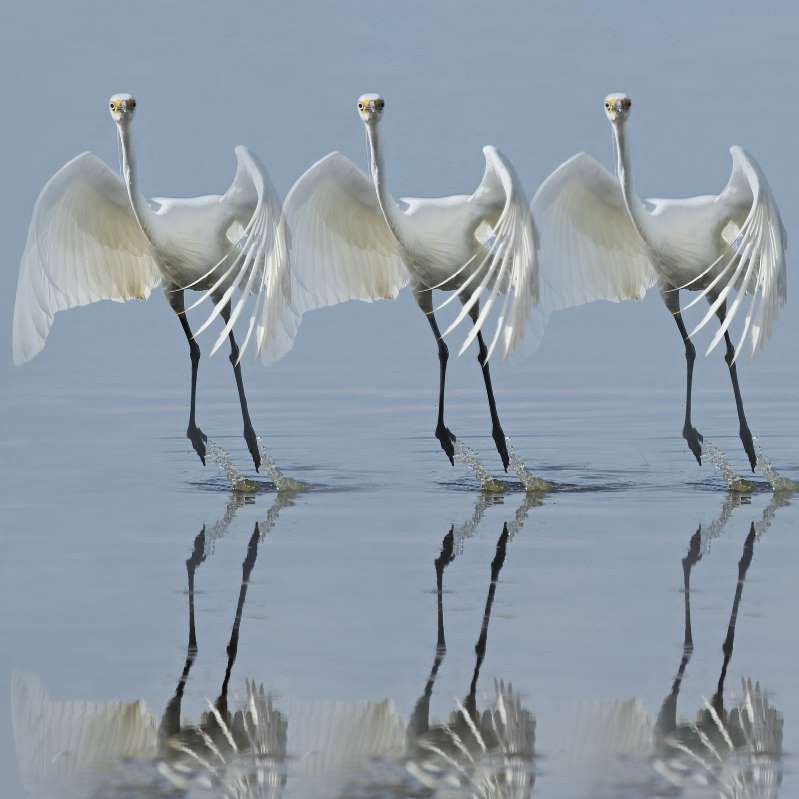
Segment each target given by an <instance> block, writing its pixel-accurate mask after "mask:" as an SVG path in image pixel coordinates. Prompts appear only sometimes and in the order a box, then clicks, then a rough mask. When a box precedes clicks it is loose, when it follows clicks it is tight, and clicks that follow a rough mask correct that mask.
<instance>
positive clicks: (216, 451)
mask: <svg viewBox="0 0 799 799" xmlns="http://www.w3.org/2000/svg"><path fill="white" fill-rule="evenodd" d="M205 446H206V450H207V452H208V455H209V457H210V458H211V460H213V462H214V463H215V464H216V467H217V469H219V471H220V472H222V474H223V475H224V476H225V478H226V479H227V481H228V482H229V483H230V487H231V489H233V491H235V492H236V493H239V494H254V493H255V492H256V491H258V484H257V483H256V482H255V481H253V480H248V479H247V478H246V477H245V476H244V475H243V474H242V473H241V472H240V471H239V470H238V469H237V468H236V467H235V466H234V465H233V461H232V460H231V458H230V455H229V454H228V452H227V450H226V449H225V448H224V447H223V446H221V445H220V444H217V443H216V441H213V440H212V439H210V438H209V439H208V441H206V443H205Z"/></svg>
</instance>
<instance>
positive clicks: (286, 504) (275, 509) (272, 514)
mask: <svg viewBox="0 0 799 799" xmlns="http://www.w3.org/2000/svg"><path fill="white" fill-rule="evenodd" d="M293 504H294V497H293V492H291V491H285V490H284V491H278V494H277V496H276V497H275V501H274V502H273V503H272V505H271V507H270V508H269V510H268V511H267V512H266V517H265V518H264V519H263V521H261V522H259V524H258V533H259V535H258V540H259V541H263V540H264V538H266V536H267V535H269V533H270V532H272V528H273V527H274V526H275V525H276V524H277V517H278V516H279V515H280V511H282V510H283V508H290V507H291V506H292V505H293Z"/></svg>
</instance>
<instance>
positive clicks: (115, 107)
mask: <svg viewBox="0 0 799 799" xmlns="http://www.w3.org/2000/svg"><path fill="white" fill-rule="evenodd" d="M108 108H109V110H110V112H111V119H113V120H114V122H116V123H117V124H119V123H121V122H127V121H130V120H131V119H132V118H133V113H134V111H135V110H136V100H135V99H134V98H133V95H132V94H115V95H114V96H113V97H112V98H111V99H110V100H109V101H108Z"/></svg>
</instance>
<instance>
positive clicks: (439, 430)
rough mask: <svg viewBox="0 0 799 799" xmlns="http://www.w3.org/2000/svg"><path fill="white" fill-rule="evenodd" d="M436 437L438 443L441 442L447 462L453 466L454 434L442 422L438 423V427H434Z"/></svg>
mask: <svg viewBox="0 0 799 799" xmlns="http://www.w3.org/2000/svg"><path fill="white" fill-rule="evenodd" d="M436 438H437V439H438V441H439V443H440V444H441V449H443V450H444V452H445V454H446V456H447V457H448V458H449V462H450V463H451V464H452V465H453V466H454V465H455V446H454V444H455V441H456V440H457V439H456V438H455V434H454V433H453V432H452V431H451V430H450V429H449V428H448V427H446V426H445V425H444V423H443V422H442V423H440V424H439V425H438V427H436Z"/></svg>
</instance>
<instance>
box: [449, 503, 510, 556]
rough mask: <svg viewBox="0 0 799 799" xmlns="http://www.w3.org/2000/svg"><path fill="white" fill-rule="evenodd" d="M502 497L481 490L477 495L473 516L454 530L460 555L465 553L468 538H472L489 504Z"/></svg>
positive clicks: (456, 546) (456, 550)
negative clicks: (464, 546) (465, 543)
mask: <svg viewBox="0 0 799 799" xmlns="http://www.w3.org/2000/svg"><path fill="white" fill-rule="evenodd" d="M501 501H502V497H500V496H498V495H497V494H489V493H486V492H485V491H481V492H480V493H479V494H478V495H477V502H475V504H474V509H473V510H472V515H471V518H469V519H467V520H466V521H465V522H464V523H463V524H460V525H458V526H457V527H455V528H454V530H453V538H454V539H455V552H456V553H457V554H458V555H461V554H463V545H464V542H465V541H466V539H467V538H472V537H473V536H474V534H475V533H476V532H477V528H478V527H479V526H480V522H481V521H482V520H483V515H484V514H485V512H486V509H487V508H488V506H489V505H494V504H496V503H497V502H501Z"/></svg>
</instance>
